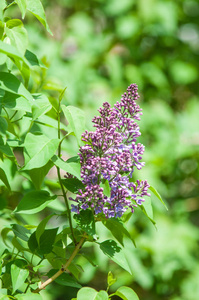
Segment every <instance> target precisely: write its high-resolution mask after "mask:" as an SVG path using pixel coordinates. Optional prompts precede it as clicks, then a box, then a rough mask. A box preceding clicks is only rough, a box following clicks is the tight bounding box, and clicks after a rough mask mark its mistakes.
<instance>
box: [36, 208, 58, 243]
mask: <svg viewBox="0 0 199 300" xmlns="http://www.w3.org/2000/svg"><path fill="white" fill-rule="evenodd" d="M53 216H54V214H51V215H49V216H47V217H46V218H44V219H43V220H42V221H41V222H40V223H39V225H38V226H37V229H36V239H37V243H39V239H40V237H41V235H42V234H43V232H44V230H45V227H46V224H47V223H48V221H49V220H50V219H51V218H52V217H53Z"/></svg>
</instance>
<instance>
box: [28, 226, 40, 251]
mask: <svg viewBox="0 0 199 300" xmlns="http://www.w3.org/2000/svg"><path fill="white" fill-rule="evenodd" d="M38 246H39V244H38V243H37V239H36V232H35V231H34V232H33V233H32V234H31V236H30V238H29V240H28V247H29V249H30V251H31V252H32V253H35V252H36V250H37V249H38Z"/></svg>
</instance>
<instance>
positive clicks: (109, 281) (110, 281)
mask: <svg viewBox="0 0 199 300" xmlns="http://www.w3.org/2000/svg"><path fill="white" fill-rule="evenodd" d="M116 281H117V279H116V278H114V276H113V273H112V272H111V271H109V272H108V277H107V283H108V286H111V285H113V284H114V283H115V282H116Z"/></svg>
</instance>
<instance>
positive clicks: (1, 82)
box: [0, 41, 33, 103]
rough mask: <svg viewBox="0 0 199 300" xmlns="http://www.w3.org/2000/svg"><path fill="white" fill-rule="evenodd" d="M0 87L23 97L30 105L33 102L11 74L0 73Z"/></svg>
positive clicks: (30, 96)
mask: <svg viewBox="0 0 199 300" xmlns="http://www.w3.org/2000/svg"><path fill="white" fill-rule="evenodd" d="M0 46H1V41H0ZM0 87H1V88H2V89H3V90H5V91H8V92H10V93H13V94H17V95H20V96H23V97H24V98H26V99H27V100H29V101H30V102H31V103H32V101H33V98H32V95H31V94H30V93H29V92H28V90H27V89H26V88H25V87H24V85H23V84H22V83H21V82H20V81H19V80H18V79H17V78H16V77H15V76H14V75H13V74H11V73H6V72H0Z"/></svg>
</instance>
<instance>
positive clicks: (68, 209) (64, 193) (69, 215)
mask: <svg viewBox="0 0 199 300" xmlns="http://www.w3.org/2000/svg"><path fill="white" fill-rule="evenodd" d="M57 121H58V139H59V140H60V138H61V129H60V101H59V108H58V117H57ZM58 157H59V158H61V142H60V143H59V146H58ZM57 175H58V179H59V183H60V186H61V190H62V194H63V197H64V201H65V204H66V209H67V212H68V219H69V225H70V230H71V234H72V240H73V243H74V244H76V240H75V236H74V232H73V225H72V219H71V211H70V207H69V203H68V199H67V197H66V192H65V189H64V186H63V184H62V180H61V174H60V168H59V167H57Z"/></svg>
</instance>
